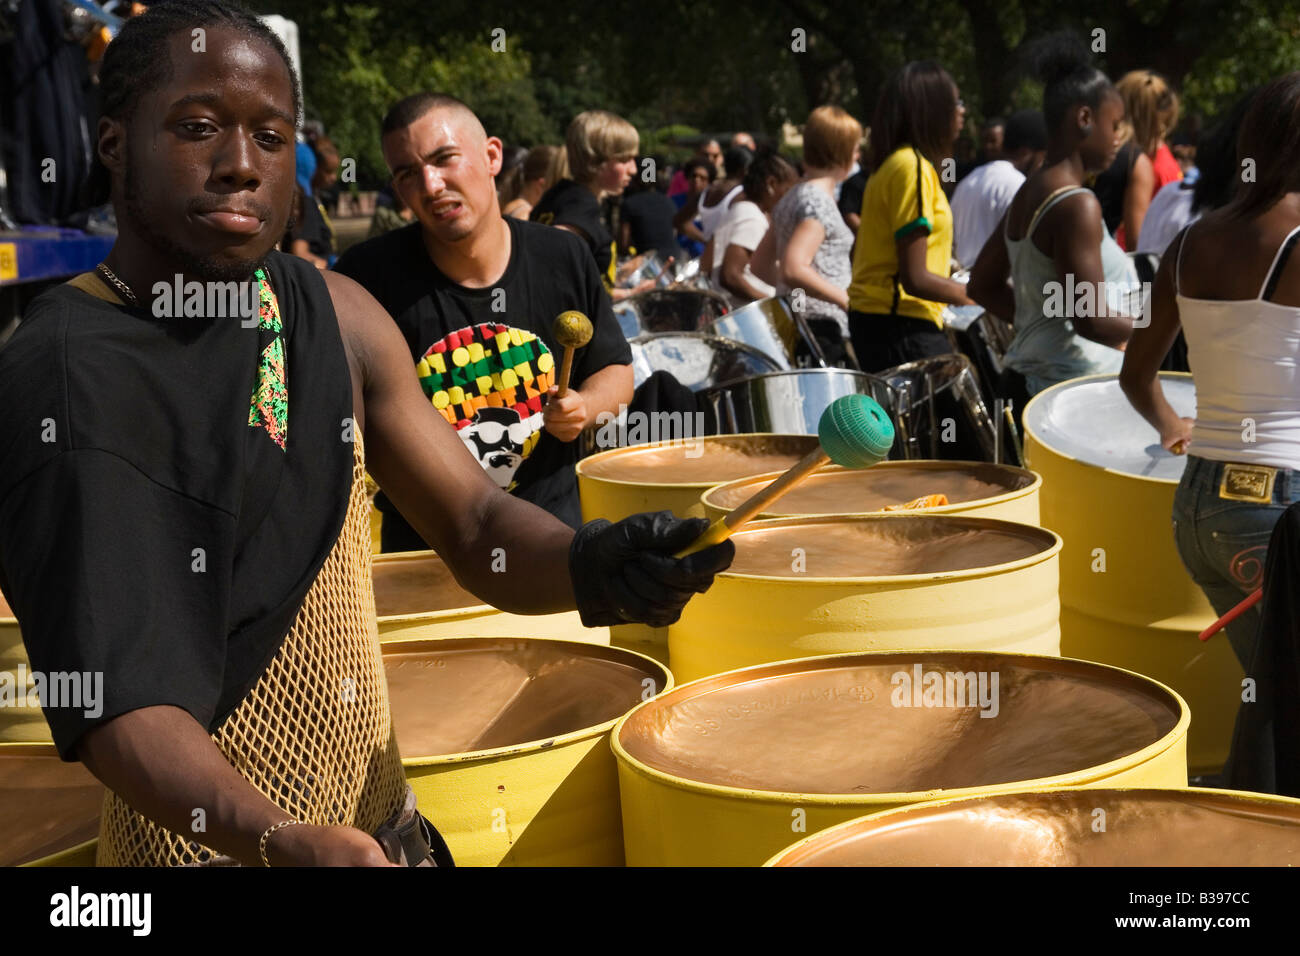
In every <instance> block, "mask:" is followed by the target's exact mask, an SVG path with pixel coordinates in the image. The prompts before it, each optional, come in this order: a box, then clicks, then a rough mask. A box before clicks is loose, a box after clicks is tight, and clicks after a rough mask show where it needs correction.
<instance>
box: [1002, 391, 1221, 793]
mask: <svg viewBox="0 0 1300 956" xmlns="http://www.w3.org/2000/svg"><path fill="white" fill-rule="evenodd" d="M1160 378H1161V384H1162V385H1163V387H1164V392H1165V396H1166V397H1167V398H1168V399H1169V401H1170V403H1171V404H1172V405H1173V406H1174V408H1175V410H1176V411H1177V412H1178V413H1179V414H1180V415H1185V416H1189V417H1190V416H1192V415H1194V414H1195V407H1196V394H1195V390H1194V388H1193V386H1192V380H1191V376H1189V375H1181V374H1175V373H1162V374H1161V377H1160ZM1025 457H1026V459H1027V461H1028V464H1029V465H1030V467H1032V468H1033V469H1034V470H1035V471H1037V472H1038V473H1039V474H1041V475H1042V476H1043V491H1042V495H1041V503H1042V512H1043V526H1044V527H1047V528H1051V529H1052V530H1053V531H1055V532H1057V533H1058V534H1059V535H1060V536H1061V538H1062V540H1063V542H1064V544H1063V547H1062V549H1061V653H1062V654H1064V655H1066V656H1067V657H1078V658H1083V659H1085V660H1094V661H1101V662H1102V663H1106V664H1114V665H1116V666H1117V667H1124V668H1128V669H1130V670H1135V671H1138V672H1139V673H1142V674H1148V675H1150V676H1151V677H1154V678H1156V679H1157V680H1160V681H1163V682H1164V683H1166V684H1168V685H1169V686H1170V687H1173V688H1174V689H1175V690H1177V691H1178V692H1179V693H1180V694H1182V695H1183V696H1184V697H1185V698H1187V701H1188V703H1189V704H1190V706H1191V708H1192V713H1193V714H1195V719H1194V721H1193V723H1192V732H1191V736H1190V738H1189V742H1188V758H1189V760H1190V761H1191V766H1192V770H1193V772H1198V773H1199V772H1210V771H1214V770H1217V769H1218V768H1219V767H1220V766H1222V764H1223V762H1224V760H1225V759H1226V758H1227V754H1228V746H1229V744H1230V742H1231V739H1232V726H1233V721H1234V720H1235V718H1236V713H1237V708H1238V707H1239V706H1240V704H1241V680H1242V676H1243V675H1242V671H1241V667H1240V665H1239V664H1238V663H1237V660H1236V657H1235V655H1234V654H1233V653H1232V647H1231V645H1230V644H1229V643H1228V641H1227V639H1226V638H1225V637H1224V636H1223V635H1222V634H1220V635H1219V636H1217V637H1215V638H1214V639H1212V640H1210V641H1208V642H1204V643H1202V642H1201V641H1198V640H1197V639H1196V636H1197V634H1198V633H1199V632H1200V631H1201V630H1202V629H1204V628H1205V627H1207V626H1208V625H1209V624H1210V623H1211V622H1212V621H1213V620H1214V619H1215V617H1216V615H1215V614H1214V612H1213V610H1211V608H1210V605H1209V602H1208V601H1206V599H1205V595H1204V594H1203V593H1202V592H1201V589H1200V588H1198V587H1197V586H1196V585H1195V584H1194V583H1193V582H1192V578H1191V575H1189V574H1188V573H1187V570H1186V568H1184V567H1183V564H1182V561H1181V560H1180V559H1179V557H1178V551H1177V548H1176V547H1175V546H1174V536H1173V532H1172V530H1171V513H1172V511H1173V502H1174V491H1175V490H1176V489H1177V487H1178V482H1179V480H1180V478H1181V477H1182V473H1183V467H1184V465H1185V464H1186V458H1184V457H1182V456H1177V455H1171V454H1169V453H1168V452H1166V451H1164V450H1163V449H1162V448H1161V447H1160V443H1159V437H1158V435H1157V433H1156V431H1155V429H1153V428H1152V427H1151V426H1150V425H1148V424H1147V423H1146V421H1145V420H1143V419H1142V417H1141V416H1139V415H1138V413H1137V412H1136V411H1134V410H1133V408H1132V407H1131V406H1130V405H1129V403H1128V400H1127V399H1126V398H1125V397H1124V395H1123V393H1122V392H1121V391H1120V388H1119V383H1118V379H1117V378H1116V377H1115V376H1113V375H1096V376H1090V377H1087V378H1080V379H1074V380H1073V381H1069V382H1064V383H1062V384H1060V385H1057V386H1055V387H1053V388H1050V389H1047V390H1046V391H1043V392H1041V393H1039V394H1038V395H1037V396H1035V397H1034V399H1033V400H1032V401H1031V402H1030V403H1029V404H1028V405H1027V406H1026V407H1025ZM1243 596H1244V595H1243Z"/></svg>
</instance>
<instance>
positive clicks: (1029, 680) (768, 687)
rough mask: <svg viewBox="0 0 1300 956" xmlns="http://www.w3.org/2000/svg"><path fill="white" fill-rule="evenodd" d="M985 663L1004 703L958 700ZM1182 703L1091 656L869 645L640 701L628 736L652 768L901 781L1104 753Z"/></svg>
mask: <svg viewBox="0 0 1300 956" xmlns="http://www.w3.org/2000/svg"><path fill="white" fill-rule="evenodd" d="M918 667H919V668H920V672H921V675H922V677H921V682H920V683H919V684H918V686H917V687H916V688H912V689H910V690H908V689H907V685H905V684H904V682H903V679H902V678H901V677H899V676H896V675H901V674H906V675H907V677H908V679H909V680H911V679H912V678H914V676H915V674H916V673H917V668H918ZM932 672H937V673H939V674H940V675H943V676H946V677H950V678H952V684H953V691H952V693H951V694H949V695H948V696H947V697H942V696H941V697H931V698H929V699H930V700H931V701H932V702H933V701H935V700H939V701H942V702H943V703H946V704H948V705H947V706H944V705H940V706H934V705H926V704H925V700H926V697H925V696H923V689H924V686H925V684H926V683H927V682H928V681H929V680H930V679H929V678H927V677H926V676H925V675H927V674H929V673H932ZM972 672H973V673H972ZM981 673H983V674H984V675H985V684H984V687H985V689H986V691H989V692H990V693H989V694H988V695H987V699H988V700H989V701H990V702H995V706H980V705H979V704H977V705H976V706H969V705H967V706H961V704H962V702H963V701H962V698H960V697H958V696H957V693H956V692H957V689H958V681H957V679H956V675H959V674H961V675H970V676H971V679H972V680H974V681H975V682H976V683H975V685H971V686H975V687H976V688H978V681H979V680H980V677H979V675H980V674H981ZM994 675H996V677H997V693H996V694H992V693H991V690H992V686H993V685H992V678H993V676H994ZM942 693H946V691H941V694H942ZM975 694H976V696H977V695H978V689H977V690H976V691H975ZM904 703H906V704H907V706H904V705H903V704H904ZM952 704H956V705H957V706H953V705H952ZM982 711H983V712H988V713H990V714H995V715H993V716H989V717H982V716H981V712H982ZM1180 716H1181V708H1180V706H1179V702H1178V700H1177V699H1176V698H1175V697H1173V695H1171V694H1169V693H1168V692H1166V691H1164V690H1163V689H1162V688H1160V687H1158V686H1157V685H1154V684H1150V683H1147V682H1146V681H1143V680H1142V679H1141V678H1139V677H1137V676H1136V675H1130V674H1127V673H1124V672H1120V671H1116V670H1112V669H1109V668H1103V667H1100V666H1097V665H1093V664H1088V663H1086V662H1083V661H1071V660H1063V659H1060V658H1039V657H1031V656H1027V655H1018V654H959V653H942V652H925V653H910V654H866V655H853V656H848V657H836V658H823V659H808V660H801V661H784V662H781V663H778V664H770V665H766V666H760V667H754V668H747V669H745V670H742V671H735V672H732V673H729V674H719V675H718V676H716V677H709V678H704V679H703V680H699V681H695V682H693V683H690V684H686V685H683V686H681V687H679V688H677V689H675V690H673V691H671V692H669V693H668V694H665V695H664V696H662V697H660V698H658V699H657V700H655V701H654V702H653V703H651V704H648V705H646V706H644V707H642V708H641V709H640V710H638V711H637V712H636V713H634V714H633V715H632V716H631V717H630V718H629V719H628V720H627V721H626V723H625V724H624V725H623V726H622V728H621V731H620V735H619V742H620V743H621V745H622V746H623V748H624V749H625V750H626V751H627V753H628V754H629V756H631V757H632V758H633V759H635V760H637V761H639V762H641V763H642V764H644V765H646V766H648V767H650V768H652V769H653V770H658V771H660V772H662V773H665V774H670V775H672V776H674V777H684V778H687V779H689V780H694V781H698V782H700V783H704V784H710V785H714V786H722V787H733V788H739V789H745V790H760V791H775V792H780V793H787V794H836V795H840V794H899V793H915V792H918V791H928V790H935V789H944V790H955V789H960V788H963V787H985V786H993V785H998V784H1006V783H1011V782H1016V781H1031V780H1037V779H1040V778H1045V777H1053V776H1057V775H1061V774H1067V773H1071V772H1075V771H1082V770H1085V769H1086V768H1092V767H1097V766H1100V765H1102V764H1105V763H1108V762H1110V761H1112V760H1116V759H1118V758H1121V757H1125V756H1128V755H1129V754H1133V753H1135V752H1137V751H1139V750H1142V749H1144V748H1146V747H1148V746H1151V745H1152V744H1155V743H1157V742H1158V741H1159V740H1160V739H1161V738H1163V737H1164V736H1165V735H1166V734H1168V733H1169V732H1170V731H1171V730H1173V729H1174V728H1175V727H1176V726H1177V724H1178V722H1179V719H1180Z"/></svg>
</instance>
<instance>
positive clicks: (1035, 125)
mask: <svg viewBox="0 0 1300 956" xmlns="http://www.w3.org/2000/svg"><path fill="white" fill-rule="evenodd" d="M1022 148H1024V149H1032V150H1040V149H1047V120H1046V119H1045V118H1044V117H1043V111H1042V110H1020V111H1019V112H1016V113H1012V114H1011V117H1010V118H1009V119H1008V120H1007V121H1006V123H1005V124H1004V130H1003V133H1002V149H1003V150H1004V151H1005V152H1008V153H1014V152H1015V151H1016V150H1018V149H1022Z"/></svg>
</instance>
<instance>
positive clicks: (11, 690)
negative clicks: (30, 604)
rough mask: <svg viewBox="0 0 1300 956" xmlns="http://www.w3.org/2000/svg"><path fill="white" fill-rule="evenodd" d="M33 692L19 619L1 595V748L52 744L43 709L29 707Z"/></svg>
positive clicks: (36, 706) (29, 665)
mask: <svg viewBox="0 0 1300 956" xmlns="http://www.w3.org/2000/svg"><path fill="white" fill-rule="evenodd" d="M30 690H32V679H31V664H30V663H29V662H28V660H27V649H26V648H25V647H23V635H22V633H21V632H20V631H19V630H18V619H17V618H15V617H14V613H13V611H12V610H10V608H9V605H8V603H6V601H5V599H4V595H2V594H0V701H2V703H0V744H5V743H38V742H39V743H49V742H51V741H52V740H53V738H52V737H51V736H50V725H49V724H47V723H46V722H45V714H43V713H42V712H41V708H40V706H39V705H38V704H35V703H31V704H29V703H27V701H28V699H29V698H28V692H29V691H30ZM19 695H21V700H22V702H21V703H20V702H19Z"/></svg>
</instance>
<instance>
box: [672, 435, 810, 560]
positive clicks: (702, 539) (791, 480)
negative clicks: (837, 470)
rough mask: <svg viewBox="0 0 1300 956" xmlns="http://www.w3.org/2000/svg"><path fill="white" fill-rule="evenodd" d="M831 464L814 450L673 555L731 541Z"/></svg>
mask: <svg viewBox="0 0 1300 956" xmlns="http://www.w3.org/2000/svg"><path fill="white" fill-rule="evenodd" d="M830 460H831V456H830V455H828V454H826V452H824V451H822V448H821V446H820V445H818V446H817V447H816V448H814V449H813V450H812V451H810V452H808V454H806V455H804V456H803V458H801V459H800V460H799V461H798V462H797V463H796V464H795V465H793V466H792V467H791V468H790V470H789V471H787V472H786V473H785V474H783V475H781V477H779V478H777V479H776V480H775V481H773V482H772V483H771V484H770V485H768V486H767V487H766V488H764V489H763V490H762V491H758V492H756V493H755V494H753V495H752V496H751V497H750V498H748V499H747V500H746V501H744V502H742V503H741V505H740V506H739V507H738V508H736V509H735V510H734V511H732V512H730V513H729V514H726V515H723V516H722V517H721V518H719V519H718V520H717V521H715V522H713V524H711V525H709V527H708V530H706V531H705V532H704V534H702V535H700V536H699V537H698V538H696V539H695V541H693V542H692V543H691V544H689V545H688V546H686V547H685V548H683V549H682V550H681V551H678V552H677V553H676V554H674V555H673V557H674V558H678V559H680V558H684V557H686V556H687V555H688V554H694V553H695V552H696V551H703V550H704V549H705V548H711V547H713V546H714V545H715V544H721V543H722V542H723V541H726V540H727V539H728V538H730V537H731V533H732V532H733V531H735V530H736V529H737V528H739V527H740V526H741V525H742V524H744V523H745V522H746V521H749V520H750V519H751V518H753V517H754V516H755V515H759V514H762V513H763V512H764V511H766V510H767V508H768V507H770V506H771V505H772V503H773V502H775V501H776V500H777V499H778V498H780V497H781V496H782V495H784V494H785V493H786V492H788V491H790V490H791V489H792V488H794V486H795V485H797V484H799V482H801V481H803V480H804V479H805V478H807V477H808V476H809V475H811V474H812V473H813V472H814V471H816V470H817V469H818V468H820V467H821V466H822V465H825V464H826V463H827V462H829V461H830Z"/></svg>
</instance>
